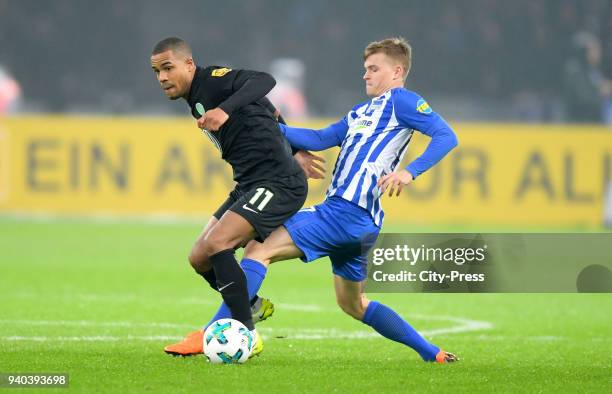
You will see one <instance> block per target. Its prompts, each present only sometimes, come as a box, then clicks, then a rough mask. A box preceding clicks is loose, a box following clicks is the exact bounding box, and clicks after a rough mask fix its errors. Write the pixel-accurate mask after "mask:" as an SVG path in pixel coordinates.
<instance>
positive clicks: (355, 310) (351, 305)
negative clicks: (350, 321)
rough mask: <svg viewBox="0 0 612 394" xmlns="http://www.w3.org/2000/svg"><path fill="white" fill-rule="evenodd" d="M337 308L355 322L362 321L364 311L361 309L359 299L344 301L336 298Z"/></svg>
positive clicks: (361, 304) (361, 305)
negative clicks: (355, 320)
mask: <svg viewBox="0 0 612 394" xmlns="http://www.w3.org/2000/svg"><path fill="white" fill-rule="evenodd" d="M337 302H338V306H339V307H340V309H342V311H343V312H344V313H346V314H347V315H349V316H351V317H352V318H354V319H357V320H363V315H364V314H365V309H364V308H363V303H362V302H361V299H356V300H355V299H344V298H340V297H338V298H337Z"/></svg>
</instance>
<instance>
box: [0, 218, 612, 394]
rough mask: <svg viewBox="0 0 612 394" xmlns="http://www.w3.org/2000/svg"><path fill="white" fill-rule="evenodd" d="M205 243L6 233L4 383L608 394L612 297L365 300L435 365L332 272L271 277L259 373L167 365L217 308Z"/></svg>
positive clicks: (28, 228) (55, 225)
mask: <svg viewBox="0 0 612 394" xmlns="http://www.w3.org/2000/svg"><path fill="white" fill-rule="evenodd" d="M393 230H399V228H394V229H393ZM199 231H200V226H199V225H197V224H192V223H182V224H179V223H175V224H147V223H138V222H127V223H100V222H97V223H96V222H87V221H83V220H81V221H78V220H73V221H70V220H60V221H46V222H42V221H41V222H37V221H31V220H27V221H24V220H17V219H14V218H13V219H11V218H3V219H0V268H1V275H0V299H1V302H0V372H3V373H7V372H67V373H69V374H70V387H69V390H68V391H75V392H112V393H123V392H130V393H132V392H173V393H180V392H192V393H193V392H206V393H214V392H223V393H231V392H234V393H246V392H262V393H277V392H283V393H285V392H325V393H327V392H373V393H374V392H375V393H387V392H432V391H442V390H443V391H446V392H517V391H519V392H581V393H582V392H599V391H608V392H610V391H611V390H612V356H611V355H612V335H611V334H612V314H611V311H612V297H611V296H610V295H609V294H602V295H588V294H515V295H512V294H457V295H454V294H371V295H370V298H371V299H375V300H378V301H381V302H384V303H386V304H387V305H389V306H391V307H393V308H394V309H396V310H397V311H398V312H399V313H400V314H401V315H402V316H403V317H405V318H406V319H407V320H408V321H410V322H411V323H412V324H413V325H414V326H415V327H416V328H417V329H418V330H420V331H422V332H423V333H424V334H425V335H426V336H427V337H428V338H429V339H431V340H432V341H433V342H434V343H436V344H438V345H440V346H443V347H444V348H445V349H447V350H449V351H452V352H455V353H457V354H458V355H459V356H460V357H461V361H460V362H459V363H456V364H453V365H435V364H426V363H424V362H422V361H421V360H420V358H419V357H418V355H417V354H416V353H415V352H413V351H412V350H411V349H409V348H406V347H404V346H403V345H400V344H397V343H393V342H391V341H388V340H386V339H384V338H379V337H376V336H375V335H373V334H372V333H373V331H372V330H371V329H370V328H369V327H367V326H365V325H363V324H361V323H360V322H357V321H354V320H352V319H351V318H349V317H348V316H346V315H344V314H343V313H342V312H341V311H340V309H339V308H338V307H337V306H336V305H335V298H334V294H333V289H332V276H331V270H330V265H329V261H327V260H325V259H324V260H320V261H317V262H314V263H311V264H308V265H306V264H302V263H301V262H298V261H291V262H283V263H278V264H276V265H275V266H272V267H271V269H270V271H269V273H268V277H267V280H266V282H265V283H264V286H263V288H262V291H261V292H260V294H262V295H265V296H266V297H270V298H271V299H272V300H273V301H274V302H275V304H276V308H277V310H276V313H275V315H274V316H273V317H272V318H271V319H270V320H268V321H265V322H263V323H261V324H260V325H259V326H258V327H259V329H260V330H261V332H262V334H263V336H264V339H265V350H264V352H263V353H262V355H261V356H260V357H257V358H255V359H253V360H251V361H250V362H248V363H247V364H244V365H240V366H231V365H230V366H224V365H211V364H208V363H207V362H206V361H205V358H204V357H202V356H198V357H190V358H173V357H170V356H167V355H166V354H165V353H163V351H162V348H163V346H164V345H165V344H167V343H171V342H174V341H175V340H178V339H180V338H181V337H182V336H183V335H184V334H186V333H187V332H189V331H191V330H193V329H194V328H197V327H198V326H199V325H201V324H202V323H204V322H206V321H207V319H208V318H209V317H210V316H211V315H212V312H213V310H214V309H215V308H216V306H217V305H218V302H219V299H220V297H219V296H218V295H217V294H216V293H214V292H213V291H212V290H211V289H209V288H208V286H207V285H206V284H205V283H204V282H203V280H201V279H200V278H199V277H197V276H196V275H195V274H193V272H192V270H191V268H190V267H189V265H188V263H187V260H186V256H187V253H188V251H189V249H190V247H191V244H192V242H193V240H194V239H195V237H196V236H197V234H198V233H199ZM30 390H31V391H40V390H39V389H30ZM30 390H20V391H19V392H27V391H30ZM54 391H57V392H66V389H50V390H48V391H45V392H54Z"/></svg>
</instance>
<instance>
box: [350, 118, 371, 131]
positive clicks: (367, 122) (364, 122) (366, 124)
mask: <svg viewBox="0 0 612 394" xmlns="http://www.w3.org/2000/svg"><path fill="white" fill-rule="evenodd" d="M370 126H372V121H371V120H366V119H364V120H360V121H359V122H356V123H355V127H354V129H363V128H366V127H370Z"/></svg>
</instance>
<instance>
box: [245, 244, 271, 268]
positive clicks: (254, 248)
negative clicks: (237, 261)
mask: <svg viewBox="0 0 612 394" xmlns="http://www.w3.org/2000/svg"><path fill="white" fill-rule="evenodd" d="M244 257H245V258H247V259H252V260H255V261H259V262H260V263H262V264H263V265H265V266H268V265H269V264H270V254H269V251H267V250H266V248H265V247H264V245H263V244H262V243H261V242H257V241H251V242H249V243H248V244H247V246H246V248H245V249H244Z"/></svg>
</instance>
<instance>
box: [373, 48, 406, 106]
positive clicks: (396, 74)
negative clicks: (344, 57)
mask: <svg viewBox="0 0 612 394" xmlns="http://www.w3.org/2000/svg"><path fill="white" fill-rule="evenodd" d="M363 67H364V68H365V74H364V75H363V79H364V80H365V83H366V93H367V95H368V96H371V97H376V96H380V95H381V94H383V93H384V92H386V91H387V90H389V89H392V88H395V87H400V86H403V85H404V78H403V74H402V73H403V68H402V66H401V65H399V64H398V63H397V62H395V61H394V60H393V59H391V58H390V57H389V56H387V55H386V54H384V53H381V52H379V53H374V54H372V55H370V56H368V58H367V59H366V60H365V62H364V64H363Z"/></svg>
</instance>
